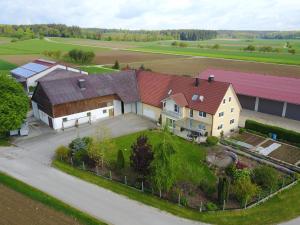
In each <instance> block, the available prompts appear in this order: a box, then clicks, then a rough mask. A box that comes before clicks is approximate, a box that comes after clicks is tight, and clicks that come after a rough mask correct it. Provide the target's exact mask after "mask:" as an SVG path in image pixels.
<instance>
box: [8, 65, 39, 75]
mask: <svg viewBox="0 0 300 225" xmlns="http://www.w3.org/2000/svg"><path fill="white" fill-rule="evenodd" d="M11 72H12V73H13V74H15V75H17V76H21V77H25V78H27V77H30V76H32V75H34V74H36V72H33V71H31V70H27V69H24V68H22V67H18V68H16V69H14V70H12V71H11Z"/></svg>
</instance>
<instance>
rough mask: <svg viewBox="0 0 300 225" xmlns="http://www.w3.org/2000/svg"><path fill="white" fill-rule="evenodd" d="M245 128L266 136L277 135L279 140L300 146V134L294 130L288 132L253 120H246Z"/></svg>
mask: <svg viewBox="0 0 300 225" xmlns="http://www.w3.org/2000/svg"><path fill="white" fill-rule="evenodd" d="M245 128H246V129H249V130H253V131H257V132H259V133H262V134H266V135H268V134H269V133H275V134H277V139H281V140H285V141H288V142H290V143H296V144H300V133H297V132H295V131H292V130H287V129H284V128H281V127H276V126H271V125H266V124H262V123H258V122H256V121H253V120H246V123H245Z"/></svg>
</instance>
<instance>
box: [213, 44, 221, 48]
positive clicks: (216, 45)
mask: <svg viewBox="0 0 300 225" xmlns="http://www.w3.org/2000/svg"><path fill="white" fill-rule="evenodd" d="M211 48H212V49H219V48H220V45H219V44H214V45H213V46H212V47H211Z"/></svg>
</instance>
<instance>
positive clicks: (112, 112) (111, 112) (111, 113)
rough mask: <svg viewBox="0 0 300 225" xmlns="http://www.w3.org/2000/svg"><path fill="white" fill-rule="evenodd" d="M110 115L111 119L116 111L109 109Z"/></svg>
mask: <svg viewBox="0 0 300 225" xmlns="http://www.w3.org/2000/svg"><path fill="white" fill-rule="evenodd" d="M108 114H109V117H112V116H114V109H109V110H108Z"/></svg>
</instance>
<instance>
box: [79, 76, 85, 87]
mask: <svg viewBox="0 0 300 225" xmlns="http://www.w3.org/2000/svg"><path fill="white" fill-rule="evenodd" d="M78 86H79V87H80V89H81V90H85V88H86V86H85V79H83V78H80V79H78Z"/></svg>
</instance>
